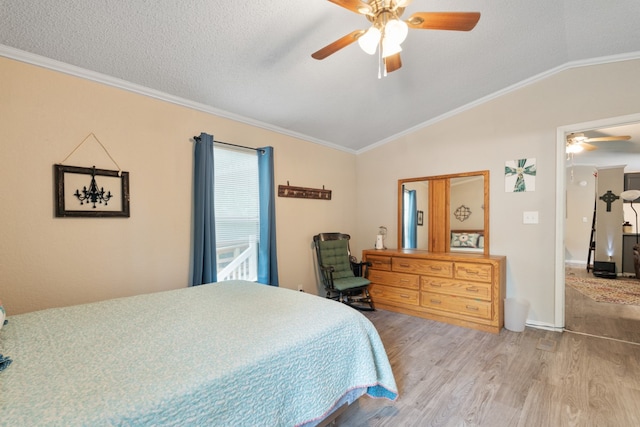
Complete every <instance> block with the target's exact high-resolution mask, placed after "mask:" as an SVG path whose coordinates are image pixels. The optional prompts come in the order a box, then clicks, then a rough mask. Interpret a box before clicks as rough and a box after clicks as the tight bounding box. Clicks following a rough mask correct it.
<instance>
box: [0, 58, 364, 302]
mask: <svg viewBox="0 0 640 427" xmlns="http://www.w3.org/2000/svg"><path fill="white" fill-rule="evenodd" d="M202 131H204V132H208V133H212V134H213V135H214V137H215V138H216V139H218V140H222V141H227V142H232V143H237V144H242V145H246V146H251V147H259V146H265V145H271V146H273V147H274V151H275V169H276V172H275V180H276V184H277V185H278V184H285V183H286V182H287V181H289V182H290V184H291V185H297V186H302V187H314V188H322V186H323V185H324V186H325V187H326V188H327V189H330V190H332V191H333V194H332V195H333V198H332V200H331V201H321V200H303V199H287V198H277V200H276V213H277V239H278V255H279V260H280V263H279V269H280V270H279V271H280V283H281V286H283V287H288V288H292V289H296V288H297V286H298V285H299V284H301V285H303V287H304V289H305V290H307V291H308V292H315V290H316V281H315V274H314V265H313V252H312V249H311V238H312V236H313V235H314V234H316V233H318V232H322V231H351V230H353V229H354V227H355V224H356V215H355V210H356V173H355V171H356V169H355V155H353V154H350V153H346V152H343V151H338V150H335V149H330V148H327V147H323V146H320V145H317V144H313V143H309V142H305V141H302V140H299V139H295V138H292V137H288V136H283V135H281V134H278V133H274V132H271V131H268V130H264V129H261V128H257V127H254V126H249V125H246V124H241V123H238V122H234V121H231V120H227V119H223V118H220V117H216V116H214V115H211V114H207V113H203V112H200V111H195V110H192V109H189V108H185V107H181V106H177V105H174V104H170V103H167V102H162V101H159V100H156V99H152V98H149V97H146V96H142V95H138V94H134V93H131V92H127V91H125V90H121V89H117V88H114V87H109V86H106V85H103V84H99V83H95V82H92V81H88V80H85V79H81V78H77V77H72V76H69V75H66V74H62V73H59V72H55V71H50V70H47V69H44V68H40V67H37V66H32V65H27V64H24V63H21V62H17V61H14V60H10V59H7V58H2V57H0V159H1V160H2V169H1V172H0V174H1V175H0V176H1V177H2V179H1V180H0V194H1V208H0V241H1V242H2V244H1V246H0V271H1V272H0V299H2V300H3V302H4V305H5V307H6V308H7V311H8V313H9V314H18V313H21V312H26V311H31V310H36V309H41V308H47V307H55V306H64V305H71V304H76V303H82V302H88V301H94V300H101V299H106V298H112V297H118V296H125V295H132V294H139V293H147V292H153V291H158V290H165V289H173V288H180V287H184V286H186V285H187V283H188V281H189V273H190V257H191V243H190V241H191V240H190V239H191V236H190V234H191V206H192V196H191V191H192V190H191V189H192V173H193V172H192V161H193V160H192V159H193V145H192V144H193V143H192V142H191V141H190V139H191V137H192V136H193V135H199V134H200V132H202ZM91 132H93V133H94V134H95V135H96V136H97V137H98V139H99V140H100V141H101V142H102V143H103V144H104V145H105V146H106V148H107V149H108V150H109V152H110V154H111V155H112V156H113V158H114V159H115V160H116V161H117V162H118V163H119V165H120V167H121V168H122V169H123V170H125V171H128V172H129V173H130V180H131V183H130V191H131V217H130V218H128V219H125V218H96V219H94V218H90V219H87V218H55V217H54V204H53V172H52V170H53V164H56V163H60V162H61V161H62V160H63V159H64V158H65V157H66V156H67V155H68V154H69V153H70V152H71V151H72V150H73V149H74V148H75V147H76V146H77V145H78V144H79V143H80V142H81V141H82V140H83V139H84V138H85V137H86V136H87V135H89V134H90V133H91ZM65 164H69V165H74V166H87V167H90V166H92V165H95V166H97V167H98V168H107V169H115V166H114V165H113V164H112V163H111V160H109V158H108V157H107V156H106V155H105V154H104V152H103V151H102V149H101V148H100V147H99V145H98V144H97V143H95V142H94V141H93V140H91V139H90V140H89V141H87V142H86V143H85V144H83V145H82V147H81V148H80V149H79V150H78V151H77V152H76V153H75V154H74V155H73V156H71V157H70V158H69V160H68V161H67V162H65ZM327 165H330V166H327ZM368 237H369V236H368Z"/></svg>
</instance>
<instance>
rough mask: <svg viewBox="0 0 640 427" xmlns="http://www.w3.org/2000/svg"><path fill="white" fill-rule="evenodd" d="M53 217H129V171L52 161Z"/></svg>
mask: <svg viewBox="0 0 640 427" xmlns="http://www.w3.org/2000/svg"><path fill="white" fill-rule="evenodd" d="M53 168H54V175H55V190H54V191H55V204H56V206H55V211H56V212H55V213H56V217H97V218H102V217H127V218H128V217H129V172H124V171H116V170H107V169H96V167H95V166H94V167H91V168H85V167H79V166H65V165H53Z"/></svg>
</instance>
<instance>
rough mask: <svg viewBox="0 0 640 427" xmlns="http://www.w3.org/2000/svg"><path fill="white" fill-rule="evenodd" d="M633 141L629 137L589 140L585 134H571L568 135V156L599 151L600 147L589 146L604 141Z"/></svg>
mask: <svg viewBox="0 0 640 427" xmlns="http://www.w3.org/2000/svg"><path fill="white" fill-rule="evenodd" d="M630 139H631V136H629V135H620V136H600V137H596V138H588V137H586V136H585V135H584V133H570V134H569V135H567V150H566V151H567V154H575V153H579V152H581V151H585V150H586V151H591V150H597V149H598V147H596V146H595V145H591V144H589V143H590V142H604V141H628V140H630Z"/></svg>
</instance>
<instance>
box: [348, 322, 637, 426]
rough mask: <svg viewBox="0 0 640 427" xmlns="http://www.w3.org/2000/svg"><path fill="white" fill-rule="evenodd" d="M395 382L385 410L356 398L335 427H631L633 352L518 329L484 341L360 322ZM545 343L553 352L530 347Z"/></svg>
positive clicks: (430, 325)
mask: <svg viewBox="0 0 640 427" xmlns="http://www.w3.org/2000/svg"><path fill="white" fill-rule="evenodd" d="M365 315H366V316H367V317H368V318H369V319H370V320H371V321H372V322H373V323H374V325H375V326H376V328H377V329H378V332H379V333H380V337H381V338H382V341H383V343H384V345H385V348H386V350H387V353H388V355H389V360H390V362H391V365H392V369H393V371H394V375H395V376H396V381H397V383H398V387H399V392H400V397H399V398H398V399H397V401H395V402H390V401H387V400H380V399H371V398H368V397H363V398H361V399H360V400H359V401H358V402H356V403H354V404H353V405H352V406H351V407H350V408H349V409H347V411H345V412H344V413H343V414H342V415H341V416H340V417H338V418H337V420H336V425H338V426H372V427H373V426H394V427H396V426H420V427H422V426H444V427H448V426H487V427H494V426H523V427H530V426H554V427H555V426H580V427H582V426H598V427H608V426H611V427H614V426H615V427H627V426H629V427H631V426H634V427H636V426H638V425H640V345H634V344H628V343H623V342H617V341H611V340H606V339H602V338H595V337H590V336H585V335H580V334H574V333H567V332H565V333H556V332H549V331H543V330H538V329H532V328H526V329H525V331H524V332H521V333H518V332H511V331H507V330H503V331H502V332H501V333H500V334H499V335H495V334H487V333H484V332H479V331H475V330H471V329H466V328H462V327H458V326H453V325H446V324H442V323H438V322H434V321H430V320H426V319H420V318H415V317H412V316H407V315H404V314H399V313H392V312H388V311H384V310H378V311H375V312H371V313H366V314H365ZM540 339H545V340H553V341H555V343H556V345H555V351H545V350H541V349H539V348H537V347H538V344H539V340H540Z"/></svg>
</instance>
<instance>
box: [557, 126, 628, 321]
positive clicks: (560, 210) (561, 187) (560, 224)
mask: <svg viewBox="0 0 640 427" xmlns="http://www.w3.org/2000/svg"><path fill="white" fill-rule="evenodd" d="M636 123H640V113H636V114H629V115H626V116H619V117H610V118H607V119H600V120H593V121H589V122H583V123H575V124H571V125H566V126H560V127H558V128H557V130H556V256H555V260H556V265H555V315H554V317H555V321H554V329H557V330H560V331H561V330H563V329H564V326H565V319H564V315H565V312H564V304H565V298H564V287H565V283H564V277H565V269H564V262H565V258H564V242H565V236H564V233H565V218H566V210H567V205H566V203H567V192H566V190H567V182H566V177H567V173H566V153H565V138H566V135H567V134H568V133H571V132H582V131H589V130H595V129H601V128H608V127H614V126H624V125H630V124H636Z"/></svg>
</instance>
